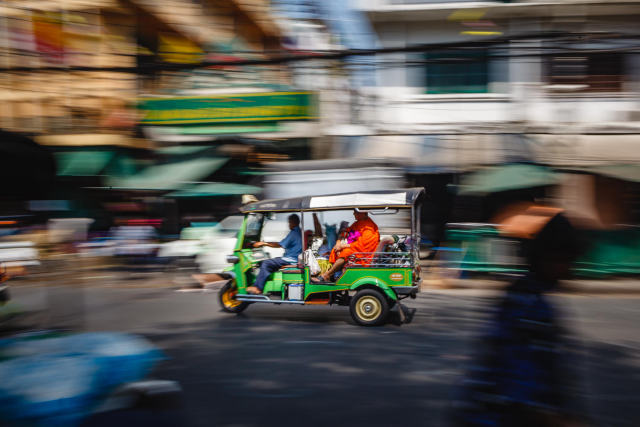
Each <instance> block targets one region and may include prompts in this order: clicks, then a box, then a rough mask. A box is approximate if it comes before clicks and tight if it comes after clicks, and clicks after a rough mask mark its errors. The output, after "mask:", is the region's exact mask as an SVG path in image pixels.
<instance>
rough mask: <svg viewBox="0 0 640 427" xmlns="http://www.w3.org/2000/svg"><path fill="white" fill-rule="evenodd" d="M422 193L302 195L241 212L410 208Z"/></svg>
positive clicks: (411, 190)
mask: <svg viewBox="0 0 640 427" xmlns="http://www.w3.org/2000/svg"><path fill="white" fill-rule="evenodd" d="M423 195H424V188H408V189H398V190H385V191H360V192H356V193H343V194H329V195H323V196H304V197H294V198H291V199H271V200H263V201H260V202H255V203H249V204H247V205H245V206H243V207H242V209H241V210H242V212H245V213H249V212H301V211H303V212H304V211H328V210H342V209H345V210H346V209H355V208H360V209H384V208H410V207H412V206H413V205H414V204H415V203H416V202H417V201H418V199H419V198H421V197H422V196H423Z"/></svg>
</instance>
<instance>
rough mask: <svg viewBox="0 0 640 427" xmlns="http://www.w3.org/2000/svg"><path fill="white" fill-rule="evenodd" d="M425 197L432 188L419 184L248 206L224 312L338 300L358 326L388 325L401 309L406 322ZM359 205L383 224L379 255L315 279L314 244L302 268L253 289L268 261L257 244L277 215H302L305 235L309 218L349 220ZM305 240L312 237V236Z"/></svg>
mask: <svg viewBox="0 0 640 427" xmlns="http://www.w3.org/2000/svg"><path fill="white" fill-rule="evenodd" d="M423 199H424V189H423V188H412V189H402V190H395V191H389V190H387V191H367V192H358V193H345V194H334V195H325V196H306V197H297V198H291V199H273V200H264V201H260V202H255V203H250V204H247V205H245V206H244V207H243V208H242V211H243V213H244V214H245V218H244V223H243V225H242V227H241V229H240V231H239V233H238V241H237V243H236V247H235V250H234V253H233V255H230V256H228V257H227V260H228V261H229V262H230V263H232V264H233V266H232V267H230V268H228V269H227V270H226V271H225V272H224V273H223V276H224V277H225V278H227V279H228V281H227V283H226V284H225V285H224V286H223V287H222V289H221V290H220V293H219V300H220V305H221V306H222V309H223V310H224V311H226V312H229V313H240V312H242V311H243V310H244V309H246V308H247V307H248V306H249V305H250V304H254V303H267V304H300V305H308V304H324V305H333V304H336V305H342V306H349V308H350V312H351V316H352V317H353V320H354V321H355V322H356V323H358V324H360V325H364V326H372V325H379V324H382V323H384V322H385V320H386V319H387V317H388V315H389V311H390V310H392V309H394V308H396V307H397V309H398V312H399V316H400V319H402V320H405V319H404V312H403V310H402V306H400V300H401V299H404V298H407V297H411V298H415V297H416V294H417V293H418V292H419V284H420V266H419V242H420V229H419V224H420V209H421V205H422V200H423ZM352 210H358V211H366V212H368V213H369V214H370V216H371V218H372V219H373V220H374V221H375V222H377V223H378V227H379V231H380V235H381V241H380V244H379V245H378V248H377V249H376V251H375V252H371V253H355V254H352V255H351V256H349V257H348V258H347V259H346V263H345V266H344V268H343V270H342V271H343V274H342V275H341V276H340V277H339V278H338V279H337V280H336V281H335V283H314V281H312V280H311V268H310V267H311V266H312V265H313V264H312V263H313V261H312V258H315V256H311V255H313V252H311V254H310V253H309V252H310V251H312V249H309V250H304V251H303V256H301V257H300V260H299V262H298V264H297V265H290V266H284V267H282V268H281V269H280V270H279V271H276V272H275V273H273V274H272V275H271V276H270V277H269V279H268V281H267V283H266V285H265V287H264V290H263V293H262V294H260V295H254V294H249V293H247V287H249V286H251V285H252V284H253V282H254V281H255V278H256V275H257V273H258V268H259V263H260V262H261V261H263V260H265V259H266V258H267V254H266V253H265V252H264V251H263V250H262V248H260V249H256V248H253V243H254V242H256V241H260V240H261V236H262V232H263V228H264V226H265V224H266V222H267V221H269V220H270V219H271V218H273V217H274V216H275V215H277V214H284V213H286V214H291V213H296V214H298V215H299V216H300V218H301V224H300V229H301V233H303V234H304V230H305V225H304V224H305V219H306V220H307V223H309V220H310V217H311V215H313V213H316V215H324V216H325V217H327V216H331V215H332V216H333V217H334V218H336V217H339V216H341V215H342V213H343V212H344V214H345V215H344V219H346V218H347V216H346V215H348V214H349V212H348V211H352ZM340 211H342V212H340ZM320 212H322V214H320ZM305 214H306V218H305ZM302 239H303V242H304V241H305V240H304V235H303V236H302ZM309 246H312V245H309ZM303 249H307V248H303ZM310 261H311V262H310ZM315 265H316V267H315V268H317V264H315Z"/></svg>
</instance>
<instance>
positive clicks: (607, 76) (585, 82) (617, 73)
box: [547, 53, 624, 92]
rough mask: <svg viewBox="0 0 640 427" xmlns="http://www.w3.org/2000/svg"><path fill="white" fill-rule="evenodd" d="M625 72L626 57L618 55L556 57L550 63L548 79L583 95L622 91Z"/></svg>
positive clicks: (600, 54)
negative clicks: (570, 87)
mask: <svg viewBox="0 0 640 427" xmlns="http://www.w3.org/2000/svg"><path fill="white" fill-rule="evenodd" d="M623 70H624V55H623V54H619V53H595V54H589V55H563V56H553V57H550V58H549V59H548V61H547V77H548V79H547V80H548V82H549V84H552V85H563V86H564V85H569V86H576V88H575V90H576V91H580V92H619V91H621V90H622V83H623V81H624V72H623Z"/></svg>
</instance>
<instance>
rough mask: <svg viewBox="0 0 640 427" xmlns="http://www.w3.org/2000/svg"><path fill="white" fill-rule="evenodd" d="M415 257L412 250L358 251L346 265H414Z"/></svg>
mask: <svg viewBox="0 0 640 427" xmlns="http://www.w3.org/2000/svg"><path fill="white" fill-rule="evenodd" d="M413 259H414V258H413V255H412V254H411V252H356V253H353V254H351V255H349V256H348V257H347V259H346V260H345V261H346V263H345V267H396V268H397V267H413Z"/></svg>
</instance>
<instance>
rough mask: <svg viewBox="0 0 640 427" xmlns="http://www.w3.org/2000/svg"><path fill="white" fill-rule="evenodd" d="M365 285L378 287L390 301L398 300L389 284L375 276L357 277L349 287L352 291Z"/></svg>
mask: <svg viewBox="0 0 640 427" xmlns="http://www.w3.org/2000/svg"><path fill="white" fill-rule="evenodd" d="M366 286H373V287H376V288H379V289H380V290H382V292H384V294H385V295H386V296H387V297H389V299H391V300H392V301H397V300H398V296H397V295H396V293H395V292H394V291H393V289H391V288H390V287H389V285H387V284H386V283H384V282H383V281H382V280H380V279H378V278H376V277H363V278H361V279H358V280H356V281H355V282H354V283H353V284H352V285H351V287H350V288H349V289H350V290H352V291H355V290H358V289H360V288H362V287H366Z"/></svg>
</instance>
